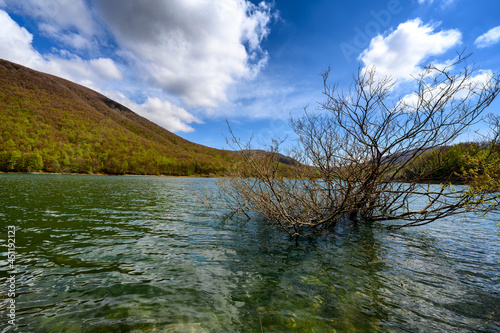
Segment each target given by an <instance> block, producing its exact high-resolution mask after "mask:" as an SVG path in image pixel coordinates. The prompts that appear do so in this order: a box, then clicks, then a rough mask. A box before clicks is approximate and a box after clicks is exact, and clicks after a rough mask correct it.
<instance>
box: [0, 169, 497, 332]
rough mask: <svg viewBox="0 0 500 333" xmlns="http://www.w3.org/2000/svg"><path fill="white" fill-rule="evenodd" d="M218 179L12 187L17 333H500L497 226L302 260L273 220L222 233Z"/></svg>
mask: <svg viewBox="0 0 500 333" xmlns="http://www.w3.org/2000/svg"><path fill="white" fill-rule="evenodd" d="M213 182H214V181H213V180H212V179H197V178H166V177H109V176H72V175H20V174H0V191H1V192H0V231H1V232H0V255H1V261H0V282H1V288H0V292H1V295H0V298H2V299H0V307H1V309H0V332H10V331H12V332H13V331H14V330H13V327H11V326H9V325H8V324H7V317H6V312H5V306H6V301H7V299H6V298H5V292H6V287H7V282H6V278H7V275H8V274H9V269H10V268H9V267H8V262H7V237H8V236H7V226H9V225H14V226H16V228H17V232H16V244H17V246H18V249H17V251H18V257H17V259H16V266H17V269H18V272H17V273H16V283H17V285H16V288H17V297H16V299H15V301H16V323H17V332H291V331H296V332H354V331H356V332H386V331H394V332H401V331H404V332H435V331H442V332H444V331H446V332H471V331H474V332H498V331H500V236H498V230H497V228H496V222H495V219H496V220H498V216H490V217H489V218H482V217H478V216H474V215H472V216H466V217H461V218H455V219H453V220H448V221H439V222H436V223H435V224H431V225H429V226H426V227H420V228H415V229H406V230H400V231H387V230H385V229H382V228H359V229H352V228H351V229H347V230H342V229H339V230H337V233H336V234H335V235H330V236H324V237H321V238H319V239H316V240H314V241H312V240H306V239H304V240H302V241H301V242H300V244H299V246H298V247H296V246H295V244H294V243H293V242H290V241H289V240H288V238H287V237H286V235H284V234H283V233H282V232H280V231H278V230H273V229H268V228H266V226H265V224H263V223H262V222H261V221H252V222H249V223H247V224H245V225H237V224H235V223H230V222H226V223H221V222H219V221H215V220H214V219H213V218H212V217H211V216H210V214H208V212H206V211H205V210H204V208H203V207H201V206H199V205H198V204H197V203H196V201H195V199H194V196H193V192H196V191H199V190H200V189H201V188H202V187H203V186H210V185H211V184H213Z"/></svg>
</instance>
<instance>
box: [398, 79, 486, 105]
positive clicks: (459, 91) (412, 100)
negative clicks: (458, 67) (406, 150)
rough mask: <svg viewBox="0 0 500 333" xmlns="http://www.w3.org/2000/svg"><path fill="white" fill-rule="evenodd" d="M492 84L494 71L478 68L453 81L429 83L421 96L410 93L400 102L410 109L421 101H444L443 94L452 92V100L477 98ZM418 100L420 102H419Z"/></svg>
mask: <svg viewBox="0 0 500 333" xmlns="http://www.w3.org/2000/svg"><path fill="white" fill-rule="evenodd" d="M492 84H494V73H493V72H492V71H491V70H479V71H478V72H477V73H476V75H474V76H471V77H469V78H467V79H466V80H463V77H455V79H454V81H453V83H449V82H444V83H440V84H438V85H435V86H432V85H431V84H430V85H429V86H428V87H427V88H426V89H425V90H424V94H423V98H422V97H420V96H419V95H417V94H416V93H410V94H407V95H406V96H404V97H403V98H402V99H401V100H400V103H402V104H403V105H405V106H406V107H407V109H409V110H410V111H412V110H417V109H418V108H419V107H423V108H425V105H424V106H422V105H420V104H421V102H422V101H432V102H431V104H433V103H438V101H446V98H442V97H443V96H445V95H450V94H452V100H453V101H454V100H461V99H468V98H477V97H478V96H479V95H480V93H481V91H483V90H484V89H485V88H487V89H490V88H491V87H492ZM419 102H420V103H419Z"/></svg>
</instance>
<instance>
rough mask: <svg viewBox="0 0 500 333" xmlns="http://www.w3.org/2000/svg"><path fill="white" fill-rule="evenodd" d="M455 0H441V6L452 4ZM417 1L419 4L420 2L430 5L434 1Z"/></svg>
mask: <svg viewBox="0 0 500 333" xmlns="http://www.w3.org/2000/svg"><path fill="white" fill-rule="evenodd" d="M455 1H456V0H441V8H446V7H448V6H450V5H452V4H453V3H454V2H455ZM418 3H419V4H420V5H422V4H425V3H427V4H429V5H432V4H433V3H434V0H418Z"/></svg>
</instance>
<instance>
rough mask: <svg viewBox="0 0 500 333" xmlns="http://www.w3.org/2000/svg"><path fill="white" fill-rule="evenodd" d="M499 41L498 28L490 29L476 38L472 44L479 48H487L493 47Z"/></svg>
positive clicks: (499, 28) (499, 31)
mask: <svg viewBox="0 0 500 333" xmlns="http://www.w3.org/2000/svg"><path fill="white" fill-rule="evenodd" d="M499 41H500V26H498V27H495V28H492V29H490V30H488V31H487V32H485V33H484V34H482V35H481V36H479V37H477V39H476V41H475V42H474V44H475V45H476V46H477V47H479V48H484V47H488V46H491V45H494V44H496V43H498V42H499Z"/></svg>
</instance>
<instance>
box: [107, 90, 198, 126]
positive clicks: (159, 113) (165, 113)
mask: <svg viewBox="0 0 500 333" xmlns="http://www.w3.org/2000/svg"><path fill="white" fill-rule="evenodd" d="M105 94H106V95H107V96H108V97H109V98H111V99H113V100H115V101H117V102H119V103H121V104H123V105H125V106H126V107H128V108H129V109H131V110H133V111H134V112H136V113H137V114H139V115H141V116H143V117H144V118H147V119H149V120H151V121H153V122H154V123H156V124H158V125H160V126H162V127H164V128H166V129H167V130H169V131H172V132H185V133H189V132H193V131H194V128H192V127H191V126H189V125H188V124H191V123H197V124H202V123H203V122H202V121H201V120H200V119H198V118H197V117H195V116H194V115H192V114H191V113H189V112H188V111H186V110H185V109H183V108H181V107H179V106H178V105H175V104H174V103H172V102H170V101H168V100H162V99H160V98H158V97H148V98H147V99H146V101H145V102H144V103H142V104H138V103H136V102H134V101H132V100H130V99H129V98H127V97H126V96H125V95H124V94H122V93H121V92H118V91H107V92H105Z"/></svg>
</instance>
